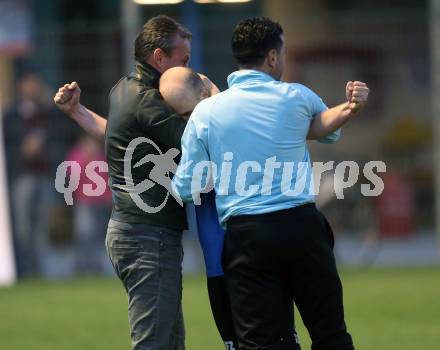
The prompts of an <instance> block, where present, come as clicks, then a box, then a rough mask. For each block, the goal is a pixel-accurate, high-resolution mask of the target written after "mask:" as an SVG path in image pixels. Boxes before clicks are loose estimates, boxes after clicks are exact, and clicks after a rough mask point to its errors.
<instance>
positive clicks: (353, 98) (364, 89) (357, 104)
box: [345, 81, 370, 113]
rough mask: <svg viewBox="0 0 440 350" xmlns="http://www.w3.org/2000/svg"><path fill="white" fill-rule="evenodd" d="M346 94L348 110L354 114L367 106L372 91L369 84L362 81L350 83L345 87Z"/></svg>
mask: <svg viewBox="0 0 440 350" xmlns="http://www.w3.org/2000/svg"><path fill="white" fill-rule="evenodd" d="M345 93H346V96H347V102H348V108H349V109H350V110H351V112H352V113H357V112H358V111H359V110H360V109H361V108H362V107H364V106H365V104H366V102H367V100H368V94H369V93H370V89H369V88H368V86H367V84H365V83H363V82H361V81H349V82H348V83H347V86H346V87H345Z"/></svg>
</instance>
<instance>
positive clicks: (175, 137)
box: [136, 89, 187, 150]
mask: <svg viewBox="0 0 440 350" xmlns="http://www.w3.org/2000/svg"><path fill="white" fill-rule="evenodd" d="M136 113H137V119H138V121H139V123H140V124H141V125H142V126H143V127H145V128H146V132H147V134H148V135H149V136H150V137H152V138H154V140H155V141H157V142H158V143H159V144H160V145H162V146H164V147H166V148H168V149H170V148H177V149H178V150H180V149H181V144H180V140H181V138H182V134H183V131H184V130H185V126H186V123H187V122H186V120H185V119H183V118H182V117H181V116H179V115H178V114H177V113H176V112H175V111H174V110H173V109H172V108H171V107H170V106H168V105H167V104H166V103H165V101H164V100H163V98H162V96H161V94H160V92H159V90H157V89H150V90H147V91H146V92H145V95H144V96H143V97H142V99H141V101H140V103H139V105H138V107H137V112H136Z"/></svg>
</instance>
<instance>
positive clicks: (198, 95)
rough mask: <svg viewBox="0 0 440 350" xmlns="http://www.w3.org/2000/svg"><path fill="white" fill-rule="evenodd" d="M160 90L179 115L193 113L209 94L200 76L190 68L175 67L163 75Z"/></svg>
mask: <svg viewBox="0 0 440 350" xmlns="http://www.w3.org/2000/svg"><path fill="white" fill-rule="evenodd" d="M159 90H160V93H161V95H162V97H163V98H164V100H165V101H166V102H167V103H168V104H169V105H170V106H171V107H173V109H174V110H175V111H176V112H177V113H179V114H188V113H190V112H192V110H193V109H194V108H195V106H196V105H197V103H199V102H200V101H201V100H203V99H204V98H206V97H208V95H209V93H208V90H207V88H206V87H205V85H204V83H203V81H202V79H201V78H200V76H199V75H198V74H197V73H196V72H194V71H193V70H192V69H190V68H186V67H174V68H170V69H168V70H167V71H165V73H163V74H162V77H161V78H160V83H159Z"/></svg>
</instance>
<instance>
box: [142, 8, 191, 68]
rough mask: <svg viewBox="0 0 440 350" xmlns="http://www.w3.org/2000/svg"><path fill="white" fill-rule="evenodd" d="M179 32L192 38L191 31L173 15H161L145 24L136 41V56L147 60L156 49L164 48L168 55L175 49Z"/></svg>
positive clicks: (184, 37)
mask: <svg viewBox="0 0 440 350" xmlns="http://www.w3.org/2000/svg"><path fill="white" fill-rule="evenodd" d="M176 34H179V35H180V36H181V37H182V38H183V39H188V40H191V37H192V35H191V32H190V31H189V30H188V29H186V28H185V27H183V26H182V25H181V24H180V23H179V22H177V21H175V20H174V19H172V18H171V17H168V16H165V15H159V16H156V17H153V18H151V19H150V20H149V21H148V22H147V23H145V24H144V26H143V27H142V30H141V31H140V33H139V34H138V36H137V37H136V39H135V41H134V57H135V58H136V60H138V61H140V62H145V61H146V60H147V59H148V58H149V57H150V56H151V54H152V53H153V52H154V50H156V49H158V48H159V49H162V50H163V51H164V52H165V53H166V54H167V55H170V54H171V51H172V50H173V49H174V38H175V36H176Z"/></svg>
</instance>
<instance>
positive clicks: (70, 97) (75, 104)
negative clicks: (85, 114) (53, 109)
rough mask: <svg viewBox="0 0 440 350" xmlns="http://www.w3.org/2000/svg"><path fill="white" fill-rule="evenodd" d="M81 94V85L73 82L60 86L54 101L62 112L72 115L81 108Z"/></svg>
mask: <svg viewBox="0 0 440 350" xmlns="http://www.w3.org/2000/svg"><path fill="white" fill-rule="evenodd" d="M80 95H81V89H80V88H79V85H78V84H77V83H76V82H72V83H70V84H65V85H64V86H63V87H61V88H59V90H58V92H57V93H56V94H55V96H54V98H53V101H54V102H55V104H56V105H57V107H58V108H59V109H60V110H61V111H62V112H64V113H66V114H69V115H72V114H74V113H75V112H76V111H77V110H78V109H79V106H80V101H79V99H80Z"/></svg>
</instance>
